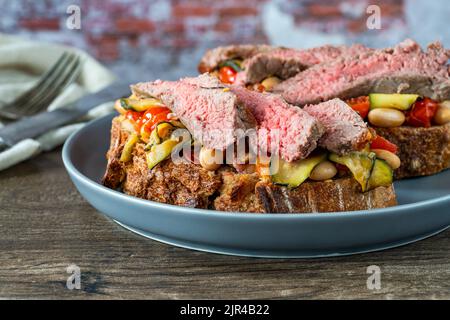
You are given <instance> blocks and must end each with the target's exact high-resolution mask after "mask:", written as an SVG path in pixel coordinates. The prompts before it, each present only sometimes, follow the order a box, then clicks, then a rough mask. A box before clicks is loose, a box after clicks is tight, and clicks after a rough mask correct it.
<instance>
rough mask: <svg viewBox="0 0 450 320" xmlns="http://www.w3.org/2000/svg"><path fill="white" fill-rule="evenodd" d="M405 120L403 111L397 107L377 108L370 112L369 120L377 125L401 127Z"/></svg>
mask: <svg viewBox="0 0 450 320" xmlns="http://www.w3.org/2000/svg"><path fill="white" fill-rule="evenodd" d="M405 120H406V117H405V115H404V114H403V112H401V111H399V110H396V109H389V108H377V109H373V110H371V111H370V112H369V122H370V123H371V124H373V125H374V126H376V127H382V128H393V127H400V126H401V125H402V124H403V123H404V122H405Z"/></svg>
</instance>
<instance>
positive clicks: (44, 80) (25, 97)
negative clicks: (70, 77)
mask: <svg viewBox="0 0 450 320" xmlns="http://www.w3.org/2000/svg"><path fill="white" fill-rule="evenodd" d="M67 59H68V53H67V52H64V53H63V54H62V55H61V57H60V58H59V59H58V60H57V61H56V63H54V64H53V66H52V67H51V68H50V69H49V70H48V71H47V72H45V73H44V75H42V77H41V78H40V80H39V81H38V82H37V83H36V84H35V85H34V86H33V87H32V88H31V89H30V90H28V91H26V92H25V93H23V94H22V95H21V96H19V97H18V98H17V99H16V100H15V101H13V103H14V104H15V105H21V104H24V103H27V102H29V101H30V100H31V99H33V97H35V96H36V95H37V94H39V93H40V92H41V89H42V88H43V87H45V86H46V85H47V84H48V81H49V80H50V79H51V78H52V77H53V76H54V75H55V74H56V73H58V72H59V70H60V68H61V66H62V65H64V64H65V63H66V60H67ZM5 108H6V107H5Z"/></svg>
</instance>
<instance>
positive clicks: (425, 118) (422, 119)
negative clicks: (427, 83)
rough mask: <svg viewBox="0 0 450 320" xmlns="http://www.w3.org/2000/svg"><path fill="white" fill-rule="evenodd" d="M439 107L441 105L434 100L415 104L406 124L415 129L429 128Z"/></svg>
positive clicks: (424, 100) (419, 101) (425, 100)
mask: <svg viewBox="0 0 450 320" xmlns="http://www.w3.org/2000/svg"><path fill="white" fill-rule="evenodd" d="M438 107H439V104H438V103H437V102H436V101H434V100H431V99H429V98H423V99H420V100H418V101H416V102H415V103H414V105H413V107H412V109H411V111H409V112H408V114H407V117H406V123H407V124H408V125H410V126H413V127H425V128H429V127H430V126H431V121H432V119H433V117H434V115H435V114H436V111H437V109H438Z"/></svg>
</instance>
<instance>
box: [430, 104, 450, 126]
mask: <svg viewBox="0 0 450 320" xmlns="http://www.w3.org/2000/svg"><path fill="white" fill-rule="evenodd" d="M434 122H436V124H439V125H443V124H447V123H449V122H450V100H446V101H444V102H441V103H440V104H439V108H438V109H437V111H436V114H435V115H434Z"/></svg>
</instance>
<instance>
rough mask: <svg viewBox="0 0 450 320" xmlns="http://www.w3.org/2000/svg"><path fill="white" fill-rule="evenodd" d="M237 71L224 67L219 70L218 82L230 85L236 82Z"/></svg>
mask: <svg viewBox="0 0 450 320" xmlns="http://www.w3.org/2000/svg"><path fill="white" fill-rule="evenodd" d="M236 74H237V71H236V70H234V69H233V68H232V67H229V66H225V67H222V68H220V70H219V80H220V81H222V82H223V83H228V84H232V83H234V81H235V80H236Z"/></svg>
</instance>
